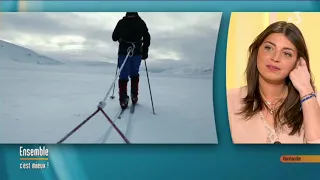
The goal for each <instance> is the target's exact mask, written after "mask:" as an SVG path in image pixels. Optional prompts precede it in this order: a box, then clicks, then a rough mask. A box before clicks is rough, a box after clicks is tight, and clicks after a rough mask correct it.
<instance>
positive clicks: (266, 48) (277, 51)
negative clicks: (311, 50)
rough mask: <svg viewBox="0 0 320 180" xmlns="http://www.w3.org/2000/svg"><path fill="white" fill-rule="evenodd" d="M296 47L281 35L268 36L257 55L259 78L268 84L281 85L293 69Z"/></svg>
mask: <svg viewBox="0 0 320 180" xmlns="http://www.w3.org/2000/svg"><path fill="white" fill-rule="evenodd" d="M297 56H298V52H297V49H296V47H295V46H294V45H293V44H292V43H291V42H290V41H289V40H288V39H287V37H286V36H285V35H283V34H281V33H273V34H270V35H269V36H268V37H267V38H266V39H265V40H264V41H263V43H262V44H261V46H260V47H259V50H258V55H257V68H258V71H259V74H260V76H261V77H262V78H263V79H265V80H267V81H270V82H276V83H283V81H284V80H285V79H286V78H287V77H288V75H289V74H290V72H291V71H292V70H293V68H295V65H296V62H297V58H298V57H297Z"/></svg>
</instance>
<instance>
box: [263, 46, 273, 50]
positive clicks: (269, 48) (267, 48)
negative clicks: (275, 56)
mask: <svg viewBox="0 0 320 180" xmlns="http://www.w3.org/2000/svg"><path fill="white" fill-rule="evenodd" d="M264 49H266V50H268V51H270V50H272V48H271V47H270V46H265V47H264Z"/></svg>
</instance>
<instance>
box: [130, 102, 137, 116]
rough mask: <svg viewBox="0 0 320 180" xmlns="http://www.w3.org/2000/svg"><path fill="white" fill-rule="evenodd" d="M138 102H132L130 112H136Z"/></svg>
mask: <svg viewBox="0 0 320 180" xmlns="http://www.w3.org/2000/svg"><path fill="white" fill-rule="evenodd" d="M135 107H136V104H132V105H131V107H130V113H131V114H134V110H135Z"/></svg>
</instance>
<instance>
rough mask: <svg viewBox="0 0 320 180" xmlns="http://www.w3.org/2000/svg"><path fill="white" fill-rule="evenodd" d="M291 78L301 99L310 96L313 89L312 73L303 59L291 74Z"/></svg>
mask: <svg viewBox="0 0 320 180" xmlns="http://www.w3.org/2000/svg"><path fill="white" fill-rule="evenodd" d="M289 78H290V80H291V82H292V84H293V86H294V87H295V88H296V89H297V90H298V91H299V94H300V97H303V96H305V95H307V94H310V93H312V92H314V91H313V88H312V86H311V83H310V78H311V76H310V73H309V70H308V67H307V63H306V61H305V60H304V59H303V58H300V60H298V62H297V65H296V67H295V68H294V69H293V70H292V71H291V72H290V74H289Z"/></svg>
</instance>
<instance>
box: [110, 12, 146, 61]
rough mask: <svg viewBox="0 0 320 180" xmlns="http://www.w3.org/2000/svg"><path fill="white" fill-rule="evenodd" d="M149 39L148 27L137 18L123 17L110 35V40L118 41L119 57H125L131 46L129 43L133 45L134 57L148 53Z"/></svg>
mask: <svg viewBox="0 0 320 180" xmlns="http://www.w3.org/2000/svg"><path fill="white" fill-rule="evenodd" d="M150 39H151V37H150V34H149V30H148V27H147V25H146V23H145V22H144V21H143V20H142V19H141V18H140V17H139V16H133V17H132V16H125V17H123V18H122V19H121V20H119V21H118V23H117V25H116V27H115V29H114V31H113V33H112V40H113V41H119V48H118V54H119V55H127V49H128V47H130V46H132V45H131V43H130V42H134V43H135V50H134V55H142V54H143V53H148V51H149V46H150Z"/></svg>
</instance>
